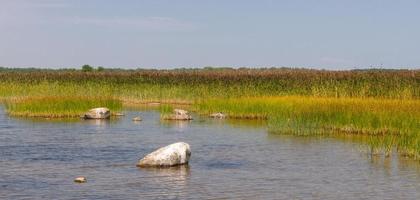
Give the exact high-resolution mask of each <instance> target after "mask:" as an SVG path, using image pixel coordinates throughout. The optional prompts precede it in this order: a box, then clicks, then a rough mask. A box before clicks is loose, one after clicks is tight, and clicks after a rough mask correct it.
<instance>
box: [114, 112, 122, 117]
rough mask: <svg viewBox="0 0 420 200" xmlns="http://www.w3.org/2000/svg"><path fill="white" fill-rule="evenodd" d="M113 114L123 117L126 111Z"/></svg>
mask: <svg viewBox="0 0 420 200" xmlns="http://www.w3.org/2000/svg"><path fill="white" fill-rule="evenodd" d="M113 115H114V116H117V117H121V116H124V113H114V114H113Z"/></svg>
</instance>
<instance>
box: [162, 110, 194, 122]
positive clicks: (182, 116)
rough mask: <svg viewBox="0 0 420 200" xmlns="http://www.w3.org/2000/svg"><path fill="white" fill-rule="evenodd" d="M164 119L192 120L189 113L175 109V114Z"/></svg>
mask: <svg viewBox="0 0 420 200" xmlns="http://www.w3.org/2000/svg"><path fill="white" fill-rule="evenodd" d="M162 118H163V119H165V120H192V117H191V115H190V114H189V113H188V111H186V110H182V109H174V112H173V114H167V115H164V116H163V117H162Z"/></svg>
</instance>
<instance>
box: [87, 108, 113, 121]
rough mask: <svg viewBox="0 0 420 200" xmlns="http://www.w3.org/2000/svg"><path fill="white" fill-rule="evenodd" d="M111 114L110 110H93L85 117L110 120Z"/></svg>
mask: <svg viewBox="0 0 420 200" xmlns="http://www.w3.org/2000/svg"><path fill="white" fill-rule="evenodd" d="M110 116H111V112H110V111H109V109H108V108H93V109H90V110H89V111H88V112H87V113H85V114H84V115H83V118H85V119H109V117H110Z"/></svg>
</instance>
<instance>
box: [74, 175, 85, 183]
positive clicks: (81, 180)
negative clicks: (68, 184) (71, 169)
mask: <svg viewBox="0 0 420 200" xmlns="http://www.w3.org/2000/svg"><path fill="white" fill-rule="evenodd" d="M86 181H87V180H86V177H84V176H80V177H77V178H75V179H74V182H76V183H86Z"/></svg>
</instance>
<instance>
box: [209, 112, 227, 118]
mask: <svg viewBox="0 0 420 200" xmlns="http://www.w3.org/2000/svg"><path fill="white" fill-rule="evenodd" d="M210 117H212V118H218V119H224V118H226V115H225V114H223V113H221V112H218V113H213V114H211V115H210Z"/></svg>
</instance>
